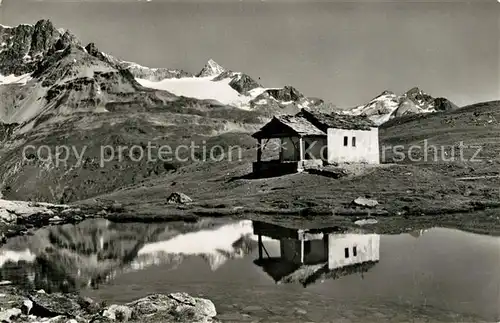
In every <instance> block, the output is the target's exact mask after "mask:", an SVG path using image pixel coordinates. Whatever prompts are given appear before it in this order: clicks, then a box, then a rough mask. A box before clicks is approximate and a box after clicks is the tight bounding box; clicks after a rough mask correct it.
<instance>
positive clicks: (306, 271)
mask: <svg viewBox="0 0 500 323" xmlns="http://www.w3.org/2000/svg"><path fill="white" fill-rule="evenodd" d="M253 226H254V234H256V235H257V236H258V248H259V258H258V259H257V260H255V264H256V265H258V266H260V267H262V269H263V270H264V271H265V272H266V273H267V274H268V275H269V276H271V277H272V278H273V279H274V281H275V282H276V283H294V282H299V283H301V284H302V285H304V287H305V286H307V285H309V284H311V283H314V282H316V281H318V280H324V279H328V278H330V279H337V278H339V277H342V276H346V275H350V274H354V273H361V274H362V273H364V272H367V271H368V270H369V269H370V268H372V267H373V266H374V265H375V264H376V263H377V262H378V261H379V258H380V235H378V234H350V233H346V234H344V233H338V232H335V229H334V228H321V229H297V228H286V227H282V226H279V225H275V224H270V223H264V222H258V221H254V223H253ZM262 237H267V238H271V239H274V240H277V241H279V249H280V251H279V256H274V255H273V256H271V255H270V254H269V253H268V251H267V249H266V247H265V244H264V243H263V239H262Z"/></svg>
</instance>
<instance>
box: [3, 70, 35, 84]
mask: <svg viewBox="0 0 500 323" xmlns="http://www.w3.org/2000/svg"><path fill="white" fill-rule="evenodd" d="M31 80H32V77H31V73H26V74H23V75H18V76H16V75H14V74H11V75H7V76H4V75H2V74H0V85H5V84H20V85H26V83H28V82H29V81H31Z"/></svg>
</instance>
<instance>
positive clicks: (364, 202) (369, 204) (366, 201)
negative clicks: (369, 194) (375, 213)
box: [353, 196, 378, 207]
mask: <svg viewBox="0 0 500 323" xmlns="http://www.w3.org/2000/svg"><path fill="white" fill-rule="evenodd" d="M353 203H354V204H355V205H359V206H366V207H375V206H377V205H378V201H377V200H372V199H367V198H365V197H361V196H360V197H358V198H357V199H355V200H354V202H353Z"/></svg>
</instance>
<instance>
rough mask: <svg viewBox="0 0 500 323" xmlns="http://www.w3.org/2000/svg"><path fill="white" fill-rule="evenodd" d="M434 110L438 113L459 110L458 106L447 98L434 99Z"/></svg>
mask: <svg viewBox="0 0 500 323" xmlns="http://www.w3.org/2000/svg"><path fill="white" fill-rule="evenodd" d="M434 109H436V111H450V110H455V109H458V106H457V105H456V104H455V103H453V102H451V101H450V100H448V99H446V98H436V99H434Z"/></svg>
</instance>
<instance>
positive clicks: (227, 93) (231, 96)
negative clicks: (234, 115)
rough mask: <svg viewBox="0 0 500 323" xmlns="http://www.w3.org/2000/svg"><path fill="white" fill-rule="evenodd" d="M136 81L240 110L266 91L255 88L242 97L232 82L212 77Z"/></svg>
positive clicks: (143, 84)
mask: <svg viewBox="0 0 500 323" xmlns="http://www.w3.org/2000/svg"><path fill="white" fill-rule="evenodd" d="M136 80H137V82H139V84H141V85H142V86H144V87H148V88H153V89H157V90H164V91H168V92H170V93H173V94H175V95H178V96H185V97H191V98H195V99H200V100H207V99H208V100H210V99H211V100H216V101H219V102H220V103H222V104H226V105H232V106H235V107H239V108H242V109H248V108H249V107H250V105H249V103H250V101H251V100H253V99H254V98H255V97H257V96H258V95H260V94H261V93H263V92H264V91H265V90H266V89H265V88H256V89H253V90H251V91H249V95H242V94H240V93H238V92H237V91H236V90H234V89H233V88H232V87H231V86H230V85H229V83H230V82H231V81H232V79H230V78H227V79H223V80H220V81H213V77H184V78H171V79H164V80H161V81H159V82H152V81H150V80H145V79H139V78H137V79H136Z"/></svg>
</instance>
